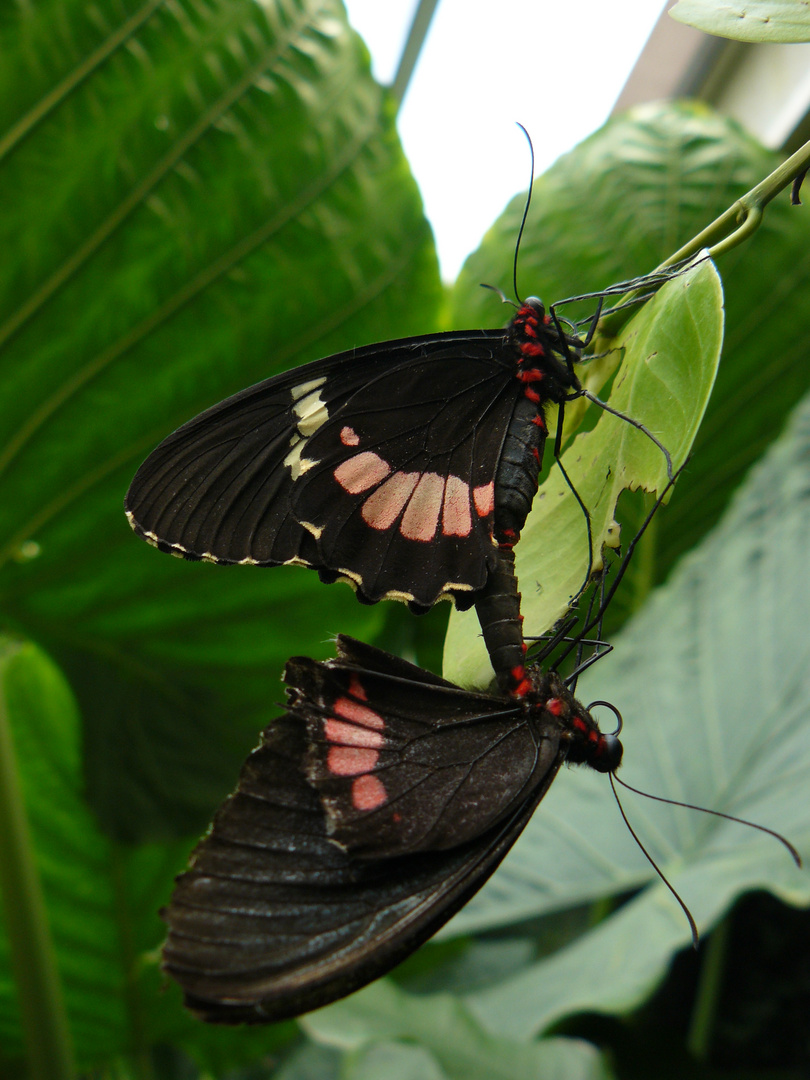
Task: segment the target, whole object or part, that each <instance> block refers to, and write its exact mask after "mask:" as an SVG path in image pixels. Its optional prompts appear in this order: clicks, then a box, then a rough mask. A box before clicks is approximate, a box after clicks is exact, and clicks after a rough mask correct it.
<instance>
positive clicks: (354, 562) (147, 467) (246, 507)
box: [125, 298, 585, 689]
mask: <svg viewBox="0 0 810 1080" xmlns="http://www.w3.org/2000/svg"><path fill="white" fill-rule="evenodd" d="M571 329H575V328H573V327H571ZM584 345H585V342H583V341H582V340H581V339H580V338H579V337H578V336H577V335H576V333H567V332H566V331H565V330H564V329H563V326H562V323H561V321H560V320H559V318H558V317H557V316H556V315H550V314H548V313H547V312H546V311H545V309H544V307H543V305H542V303H541V302H540V301H539V300H537V299H535V298H530V299H528V300H526V301H525V302H523V303H522V304H520V305H519V306H518V308H517V311H516V313H515V316H514V318H513V319H512V320H511V322H510V323H509V325H508V327H507V328H506V329H505V330H476V331H461V332H456V331H453V332H450V333H442V334H432V335H427V336H424V337H415V338H405V339H402V340H398V341H388V342H383V343H380V344H376V345H370V346H368V347H366V348H362V349H352V350H350V351H348V352H344V353H339V354H337V355H335V356H331V357H327V358H326V359H323V360H318V361H316V362H314V363H312V364H307V365H305V366H303V367H301V368H297V369H295V370H293V371H289V372H286V373H284V374H281V375H278V376H275V377H274V378H271V379H267V380H265V381H264V382H261V383H258V384H257V385H256V386H252V387H250V388H248V389H246V390H243V391H242V392H241V393H238V394H236V395H235V396H233V397H231V398H228V399H227V400H226V401H223V402H221V403H220V404H218V405H215V406H214V407H213V408H211V409H208V410H207V411H206V412H204V413H202V414H201V415H200V416H198V417H196V418H195V419H193V420H190V421H189V422H188V423H186V424H184V425H183V426H182V427H181V428H179V429H178V430H177V431H175V432H174V433H173V434H172V435H170V436H169V437H168V438H167V439H165V440H164V442H162V443H161V444H160V445H159V446H158V447H157V449H156V450H154V451H153V452H152V453H151V454H150V456H149V457H148V458H147V460H146V461H145V462H144V463H143V465H142V466H141V467H140V469H139V470H138V472H137V474H136V476H135V478H134V479H133V481H132V484H131V486H130V489H129V491H128V493H127V496H126V500H125V509H126V514H127V518H128V520H129V522H130V524H131V526H132V528H133V529H134V530H135V532H136V533H137V534H138V535H139V536H140V537H142V538H143V539H145V540H146V541H147V542H148V543H150V544H152V545H154V546H155V547H157V548H159V549H160V550H162V551H166V552H170V553H171V554H174V555H178V556H182V557H183V558H185V559H192V560H204V561H208V562H215V563H226V564H239V565H249V566H275V565H280V564H293V565H300V566H307V567H311V568H314V569H316V570H317V571H318V573H319V574H320V576H321V578H322V580H324V581H327V582H333V581H336V580H341V581H346V582H348V583H349V584H350V585H351V586H352V587H353V588H354V589H355V591H356V593H357V596H358V598H359V599H360V600H361V601H362V602H364V603H376V602H377V601H378V600H382V599H397V600H401V601H404V602H406V603H407V604H408V606H409V607H410V608H411V610H413V611H414V612H416V613H421V612H424V611H427V610H428V609H429V608H430V607H432V606H433V605H434V604H435V603H436V602H437V601H438V600H440V599H443V598H449V599H451V600H452V601H453V602H454V603H455V604H456V606H457V607H459V608H461V609H466V608H469V607H470V606H472V605H473V604H474V603H476V602H477V601H478V600H479V599H481V598H482V595H483V594H484V592H485V590H486V589H487V586H488V585H489V595H490V597H491V596H493V595H504V589H503V588H502V587H501V585H497V586H493V584H492V578H493V577H494V576H496V575H499V576H500V577H501V578H504V576H505V577H506V578H507V579H508V578H509V576H510V574H511V576H512V577H514V571H513V568H512V560H510V558H509V553H511V549H512V547H513V546H514V544H515V543H516V542H517V540H518V539H519V536H520V531H521V529H522V527H523V524H524V522H525V519H526V515H527V514H528V511H529V509H530V507H531V503H532V499H533V497H534V494H535V492H536V490H537V477H538V473H539V470H540V467H541V464H542V459H543V450H544V446H545V441H546V435H547V428H546V421H545V415H544V410H545V407H546V406H547V405H548V404H557V405H558V406H562V405H563V403H564V402H565V401H566V400H569V399H570V398H571V397H576V396H578V395H580V394H581V393H582V392H583V391H582V387H581V384H580V382H579V379H578V378H577V376H576V374H575V371H574V363H575V361H576V360H578V359H579V357H580V351H581V348H582V347H583V346H584ZM506 591H507V592H510V593H511V594H512V595H513V596H514V595H516V594H517V588H516V585H514V584H513V583H508V582H507V586H506ZM517 603H518V602H517V601H514V600H512V601H511V602H510V603H509V604H508V605H506V609H504V605H505V604H506V601H502V602H501V609H502V610H499V611H498V612H497V613H496V616H497V617H496V618H495V620H494V621H495V622H498V621H501V622H503V621H504V619H506V620H511V622H512V625H513V631H512V633H511V640H510V647H509V649H508V650H507V653H508V656H505V658H504V657H499V656H498V655H497V651H496V655H495V656H494V666H495V668H496V671H498V672H499V673H501V674H503V672H507V673H511V672H512V669H513V668H515V667H516V666H517V667H518V668H519V667H520V664H521V663H522V651H521V648H520V647H521V645H522V636H521V633H520V629H519V606H516V604H517ZM489 624H490V625H492V624H493V619H492V618H489ZM522 680H523V672H522V670H518V671H517V673H516V674H515V675H511V674H509V675H508V676H507V682H511V685H512V688H513V689H514V688H515V687H517V686H519V685H520V684H521V683H522ZM525 685H526V686H527V685H528V684H525Z"/></svg>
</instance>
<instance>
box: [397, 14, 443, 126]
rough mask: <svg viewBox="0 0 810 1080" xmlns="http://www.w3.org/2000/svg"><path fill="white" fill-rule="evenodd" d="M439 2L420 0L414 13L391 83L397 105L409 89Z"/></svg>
mask: <svg viewBox="0 0 810 1080" xmlns="http://www.w3.org/2000/svg"><path fill="white" fill-rule="evenodd" d="M438 3H439V0H419V6H418V7H417V9H416V12H415V13H414V16H413V19H412V21H411V29H410V31H409V33H408V38H407V40H406V42H405V46H404V48H403V50H402V56H401V57H400V59H399V66H398V68H397V73H396V75H395V76H394V81H393V83H392V84H391V92H392V93H393V95H394V97H395V99H396V102H397V105H401V104H402V99H403V98H404V97H405V94H406V93H407V91H408V84H409V83H410V81H411V75H413V69H414V68H415V67H416V62H417V60H418V59H419V54H420V53H421V51H422V46H423V45H424V44H425V38H426V37H427V32H428V30H429V28H430V22H431V19H432V18H433V13H434V11H435V10H436V7H437V5H438Z"/></svg>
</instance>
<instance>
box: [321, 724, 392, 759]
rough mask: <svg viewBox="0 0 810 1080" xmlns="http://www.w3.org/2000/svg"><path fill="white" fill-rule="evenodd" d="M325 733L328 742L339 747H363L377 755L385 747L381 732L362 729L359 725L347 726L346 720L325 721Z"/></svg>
mask: <svg viewBox="0 0 810 1080" xmlns="http://www.w3.org/2000/svg"><path fill="white" fill-rule="evenodd" d="M323 733H324V735H325V736H326V740H327V742H330V743H336V744H337V745H338V746H363V747H365V748H366V749H367V750H374V752H375V753H376V752H377V750H379V748H380V747H381V746H384V745H385V738H384V737H383V735H382V734H381V733H380V732H379V731H372V730H371V728H367V727H360V725H359V724H347V723H346V721H345V720H335V718H334V717H333V716H330V717H329V719H328V720H324V723H323Z"/></svg>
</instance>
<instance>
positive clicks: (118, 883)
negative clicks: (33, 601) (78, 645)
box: [0, 642, 289, 1075]
mask: <svg viewBox="0 0 810 1080" xmlns="http://www.w3.org/2000/svg"><path fill="white" fill-rule="evenodd" d="M3 644H4V653H3V658H2V667H1V668H0V686H2V693H3V698H4V705H5V707H6V711H7V718H8V723H9V726H10V730H11V735H12V742H13V746H14V751H15V754H16V758H17V762H18V771H19V778H20V788H21V793H22V800H23V809H24V811H25V813H26V815H27V819H28V827H29V830H30V833H31V837H32V845H33V855H34V859H35V863H36V867H37V870H38V872H39V875H40V879H41V883H42V890H43V893H44V898H45V907H46V911H47V917H48V921H49V923H50V931H51V935H52V938H53V945H54V951H55V954H56V963H57V968H58V973H59V976H60V979H61V986H62V992H63V995H64V1000H65V1004H66V1008H67V1013H68V1019H69V1023H70V1032H71V1036H72V1041H73V1044H74V1047H75V1051H76V1056H77V1060H78V1063H79V1065H80V1067H84V1068H87V1067H89V1066H91V1065H94V1064H101V1063H103V1062H105V1061H108V1060H110V1059H112V1058H114V1057H116V1056H118V1055H120V1054H122V1053H125V1052H127V1053H130V1054H133V1055H135V1056H136V1057H137V1056H138V1055H142V1054H145V1053H147V1052H148V1050H149V1048H150V1047H151V1046H152V1045H154V1044H155V1043H156V1042H160V1041H163V1040H166V1041H172V1042H175V1043H179V1044H181V1045H182V1044H183V1043H185V1042H189V1043H192V1044H193V1045H194V1048H195V1052H196V1054H197V1056H198V1057H199V1058H201V1059H202V1060H209V1061H211V1060H214V1061H218V1062H219V1063H220V1064H225V1063H227V1064H228V1065H232V1064H233V1063H238V1062H240V1061H248V1060H250V1059H252V1058H254V1057H256V1056H257V1055H258V1054H260V1053H261V1052H262V1051H267V1050H269V1049H271V1048H274V1047H278V1046H279V1045H281V1044H283V1043H284V1041H286V1039H288V1038H289V1032H288V1031H285V1030H284V1029H283V1028H279V1027H276V1028H274V1029H266V1030H265V1031H263V1032H261V1031H260V1032H255V1033H251V1034H250V1035H249V1036H246V1035H245V1033H244V1032H241V1033H232V1032H228V1031H224V1032H223V1031H219V1032H213V1033H210V1032H209V1033H206V1032H205V1031H203V1032H199V1031H195V1029H197V1028H199V1027H200V1025H199V1024H198V1023H197V1022H196V1021H194V1020H193V1019H192V1018H191V1017H190V1016H189V1015H188V1014H187V1013H185V1011H184V1010H183V1009H182V1007H181V1005H180V994H179V993H178V991H177V988H176V987H173V988H172V990H171V992H170V993H166V992H165V990H164V992H161V978H160V975H159V973H158V968H157V956H156V955H155V948H156V946H157V945H158V944H159V943H160V941H161V940H162V937H163V926H162V923H161V922H160V920H159V918H158V913H157V909H158V907H159V906H160V904H161V903H162V902H165V900H167V899H168V896H169V892H170V889H171V883H172V879H173V877H174V874H175V873H176V872H177V867H178V865H180V864H181V862H182V861H183V859H184V858H185V854H186V851H187V848H188V844H181V843H174V844H171V845H166V846H161V845H157V844H150V845H145V846H143V847H141V848H139V849H131V848H127V847H123V846H121V845H119V844H118V843H116V842H115V841H114V840H111V839H110V838H109V837H108V836H106V835H105V834H104V832H103V831H102V830H101V829H100V828H99V826H98V823H97V821H96V819H95V817H94V815H93V814H92V812H91V811H90V809H89V807H88V806H87V804H86V801H85V799H84V791H83V788H84V782H83V768H82V760H81V745H80V744H81V736H80V721H79V716H78V712H77V708H76V703H75V701H74V699H73V696H72V694H71V692H70V688H69V687H68V686H67V684H66V683H65V680H64V678H63V677H62V675H61V673H60V672H59V670H58V669H57V668H56V667H55V666H54V665H53V663H52V662H51V661H50V660H49V659H48V658H47V657H46V656H45V655H44V654H43V653H42V652H41V651H40V650H39V649H37V648H36V647H35V646H32V645H25V644H15V645H13V646H11V647H8V646H7V645H6V643H5V642H4V643H3ZM20 1040H21V1036H20V1029H19V1016H18V1008H17V997H16V992H15V987H14V983H13V981H12V979H11V976H10V968H9V942H8V938H7V934H6V932H5V931H4V930H2V931H0V1071H2V1072H3V1074H4V1075H5V1067H4V1065H3V1064H2V1063H5V1066H7V1067H8V1068H11V1066H12V1063H13V1062H15V1060H17V1059H19V1058H21V1057H22V1055H23V1047H22V1044H21V1041H20ZM212 1043H213V1045H211V1044H212Z"/></svg>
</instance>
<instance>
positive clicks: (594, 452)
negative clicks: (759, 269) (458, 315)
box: [445, 260, 723, 686]
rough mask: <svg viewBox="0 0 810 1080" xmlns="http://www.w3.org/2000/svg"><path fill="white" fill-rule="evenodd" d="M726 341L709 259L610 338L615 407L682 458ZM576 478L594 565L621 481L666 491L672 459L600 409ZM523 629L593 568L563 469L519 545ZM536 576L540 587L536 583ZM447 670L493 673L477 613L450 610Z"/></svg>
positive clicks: (551, 478) (580, 440)
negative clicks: (615, 370) (668, 462)
mask: <svg viewBox="0 0 810 1080" xmlns="http://www.w3.org/2000/svg"><path fill="white" fill-rule="evenodd" d="M722 341H723V294H722V287H721V284H720V279H719V278H718V276H717V273H716V271H715V269H714V267H713V265H712V264H711V263H710V262H709V261H708V260H704V261H703V262H701V263H700V264H699V265H698V266H696V267H695V268H694V269H692V270H690V271H689V272H688V273H687V274H685V275H683V276H681V277H678V278H676V279H675V280H673V281H670V282H668V283H667V284H666V285H665V286H664V287H663V288H662V289H661V290H660V292H658V293H657V295H656V296H655V297H654V298H653V299H652V300H651V301H649V302H648V303H647V304H646V305H645V306H644V308H643V309H642V310H641V311H640V312H639V314H638V315H636V316H635V318H634V319H632V321H631V322H630V323H629V324H628V325H627V326H626V327H625V329H624V331H623V332H622V334H621V335H620V336H619V338H618V340H617V341H615V342H613V343H612V346H613V348H612V354H613V357H614V358H615V359H614V363H615V362H616V360H617V359H618V358H619V357H621V361H620V367H619V373H618V375H617V377H616V379H615V381H614V384H613V392H612V393H611V396H610V398H609V404H610V406H611V408H613V409H616V410H618V411H619V412H621V413H623V414H624V415H625V416H631V417H632V418H633V419H634V420H636V421H637V422H639V423H642V424H644V425H645V426H646V427H647V428H648V429H649V430H651V431H653V432H655V434H656V437H657V438H658V439H659V440H660V441H661V442H662V443H663V445H664V446H666V447H667V448H668V450H669V452H670V454H671V457H672V462H673V466H674V468H676V469H677V468H678V467H679V466H680V465H682V464H683V462H684V461H685V460H686V457H687V456H688V454H689V450H690V448H691V446H692V442H693V440H694V438H695V435H696V433H697V430H698V428H699V426H700V422H701V420H702V418H703V414H704V411H705V409H706V403H707V401H708V399H709V395H710V393H711V389H712V386H713V385H714V378H715V374H716V371H717V363H718V361H719V359H720V348H721V345H722ZM563 464H564V467H565V471H566V473H567V474H568V476H569V478H570V480H571V483H572V484H573V486H574V487H575V489H576V490H577V492H578V494H579V496H580V498H581V499H582V500H583V502H584V504H585V506H587V507H588V511H589V514H590V521H591V529H592V535H593V569H594V570H599V569H600V567H601V565H602V559H601V554H600V553H601V551H602V547H603V545H605V544H610V545H611V546H615V545H616V536H615V533H616V527H615V522H614V514H615V510H616V503H617V500H618V498H619V495H620V494H621V492H622V491H623V490H624V489H625V488H632V489H635V488H639V487H642V488H644V489H645V490H646V491H649V492H652V491H655V492H658V493H661V492H663V490H664V488H665V487H666V483H667V469H666V461H665V459H664V456H663V454H662V453H661V451H660V449H659V448H658V447H656V446H655V444H654V443H653V442H652V440H651V439H649V438H648V437H647V436H646V435H644V434H643V433H642V432H640V431H638V430H637V429H636V428H634V427H633V426H632V425H631V424H629V423H627V421H626V420H622V419H620V418H619V417H616V416H613V415H612V414H610V413H606V412H603V413H602V414H601V416H600V418H599V420H598V422H597V424H596V427H595V428H594V429H593V430H592V431H589V432H587V433H586V434H583V435H580V436H578V437H577V438H576V439H575V440H574V443H573V445H572V446H571V447H569V449H568V450H567V451H566V452H565V454H564V455H563ZM516 556H517V560H516V570H517V576H518V581H520V583H521V586H522V594H523V602H522V612H523V615H524V617H525V620H526V624H525V625H526V627H527V628H528V629H529V632H530V633H532V634H540V633H543V632H544V631H545V630H547V629H548V628H549V627H550V626H552V625H553V624H554V623H555V622H556V621H557V620H558V619H559V618H560V617H561V616H562V615H564V614H565V612H566V611H567V610H568V608H569V605H570V603H571V598H572V597H575V596H577V595H578V593H579V592H580V590H581V587H582V584H583V582H584V581H585V579H586V577H587V573H588V568H589V558H588V533H587V527H586V522H585V518H584V515H583V513H582V508H581V507H580V505H579V504H578V503H577V501H576V500H575V499H574V498H573V496H572V494H571V491H570V489H569V487H568V485H567V484H566V482H565V479H564V477H563V475H562V473H561V471H560V470H559V469H552V471H551V472H550V473H549V475H548V478H547V479H546V482H545V483H544V484H543V486H542V487H541V488H540V490H539V492H538V494H537V496H536V498H535V501H534V507H533V509H532V512H531V514H530V516H529V519H528V521H527V523H526V526H525V528H524V531H523V533H522V535H521V540H520V544H519V545H518V547H517V549H516ZM534 583H537V584H536V586H534V587H532V586H533V584H534ZM445 673H446V674H447V676H448V678H450V679H453V680H454V681H456V682H460V683H462V684H463V685H471V684H472V685H475V686H486V685H487V684H488V683H489V682H490V681H491V678H492V669H491V667H490V664H489V659H488V656H487V652H486V648H485V646H484V643H483V640H482V639H481V637H480V634H479V633H478V630H477V617H476V613H475V612H474V611H469V612H454V613H453V615H452V617H451V619H450V626H449V630H448V634H447V640H446V643H445Z"/></svg>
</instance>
